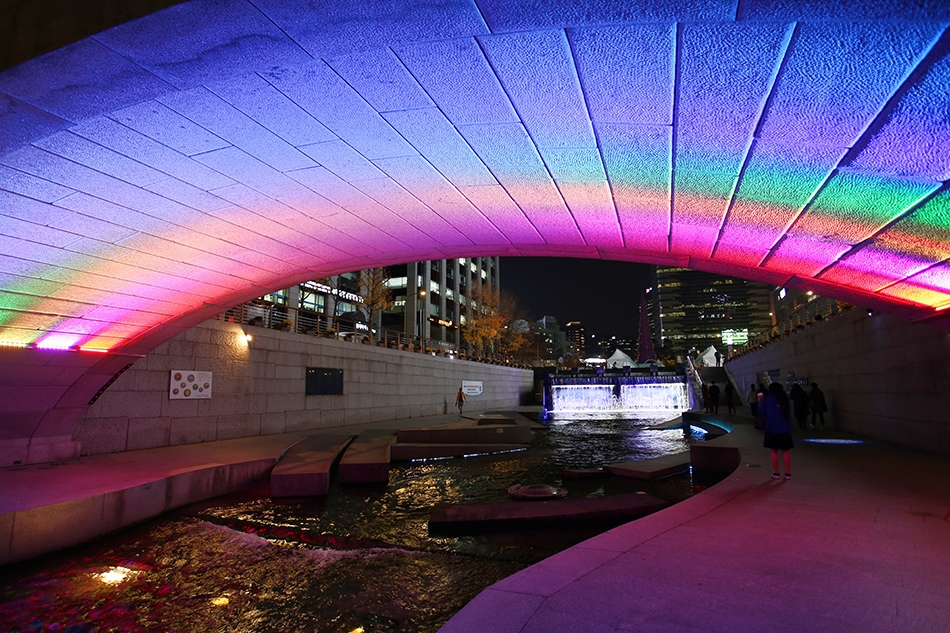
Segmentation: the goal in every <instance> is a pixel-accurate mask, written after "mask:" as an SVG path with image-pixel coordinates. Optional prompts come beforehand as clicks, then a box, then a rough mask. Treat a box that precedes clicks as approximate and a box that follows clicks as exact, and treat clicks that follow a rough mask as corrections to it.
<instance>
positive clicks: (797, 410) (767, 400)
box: [748, 382, 828, 480]
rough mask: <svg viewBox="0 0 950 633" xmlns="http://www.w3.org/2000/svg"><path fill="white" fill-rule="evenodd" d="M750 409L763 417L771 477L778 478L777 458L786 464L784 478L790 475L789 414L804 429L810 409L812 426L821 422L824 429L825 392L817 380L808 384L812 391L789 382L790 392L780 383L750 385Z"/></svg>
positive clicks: (755, 414)
mask: <svg viewBox="0 0 950 633" xmlns="http://www.w3.org/2000/svg"><path fill="white" fill-rule="evenodd" d="M748 401H749V408H750V409H751V411H752V417H753V418H755V417H756V416H758V415H764V416H765V429H764V430H765V439H764V441H763V445H764V446H765V448H767V449H769V450H770V451H771V458H772V479H781V477H782V475H781V474H780V473H779V468H778V467H779V457H781V458H782V461H783V462H784V466H785V479H786V480H788V479H791V478H792V458H791V454H790V453H789V450H791V449H792V448H793V447H794V446H795V443H794V442H793V441H792V430H793V428H792V415H794V416H795V421H796V422H797V423H798V428H799V429H801V430H803V431H804V430H805V428H806V426H807V420H808V413H809V412H811V426H812V428H816V425H817V424H818V423H819V422H820V423H821V428H825V412H826V411H827V410H828V405H827V403H826V402H825V394H824V393H823V392H822V391H821V389H819V388H818V383H815V382H813V383H811V390H810V391H809V392H807V393H806V392H805V390H804V389H803V388H802V386H801V385H799V384H797V383H796V384H794V385H792V390H791V393H790V394H787V393H785V388H784V387H783V386H782V385H781V383H778V382H773V383H772V384H770V385H769V387H768V389H766V388H765V386H764V385H762V384H759V385H755V384H753V385H752V386H751V387H749V395H748Z"/></svg>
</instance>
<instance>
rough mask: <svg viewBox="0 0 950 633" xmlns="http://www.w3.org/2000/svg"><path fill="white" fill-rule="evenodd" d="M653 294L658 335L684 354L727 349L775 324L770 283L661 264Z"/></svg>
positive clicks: (656, 336)
mask: <svg viewBox="0 0 950 633" xmlns="http://www.w3.org/2000/svg"><path fill="white" fill-rule="evenodd" d="M654 288H655V290H654V291H653V292H651V293H650V294H651V295H653V296H652V297H651V299H652V301H654V302H655V306H656V307H655V311H654V314H656V315H657V321H656V327H657V329H656V330H655V338H656V339H658V340H659V342H660V344H661V345H669V346H670V347H672V349H673V350H674V352H675V353H676V355H677V356H678V357H679V356H683V355H685V354H686V353H687V352H688V351H689V350H691V349H693V348H696V349H697V350H699V351H700V352H701V351H703V350H704V349H706V348H708V347H709V346H710V345H712V346H714V347H715V348H716V349H717V350H722V351H723V352H725V351H727V350H728V349H729V348H730V347H731V346H733V345H743V344H745V343H746V342H747V341H748V339H749V336H751V335H755V334H758V333H760V332H765V331H768V330H769V329H770V328H771V326H772V317H771V315H770V312H771V309H770V293H771V291H772V287H771V286H769V285H766V284H761V283H755V282H752V281H745V280H743V279H735V278H732V277H723V276H721V275H715V274H712V273H706V272H699V271H695V270H689V269H686V268H668V267H658V268H657V272H656V284H655V286H654Z"/></svg>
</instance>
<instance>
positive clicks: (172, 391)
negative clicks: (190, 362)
mask: <svg viewBox="0 0 950 633" xmlns="http://www.w3.org/2000/svg"><path fill="white" fill-rule="evenodd" d="M210 397H211V372H210V371H188V370H185V369H173V370H171V376H169V382H168V399H169V400H200V399H207V398H210Z"/></svg>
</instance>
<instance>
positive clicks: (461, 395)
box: [455, 387, 468, 415]
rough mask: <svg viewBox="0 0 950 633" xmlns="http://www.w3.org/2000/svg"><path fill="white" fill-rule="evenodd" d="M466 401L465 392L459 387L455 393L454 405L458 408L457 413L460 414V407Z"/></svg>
mask: <svg viewBox="0 0 950 633" xmlns="http://www.w3.org/2000/svg"><path fill="white" fill-rule="evenodd" d="M466 402H468V398H466V397H465V392H464V391H462V388H461V387H459V392H458V393H457V394H455V406H457V407H458V408H459V415H462V407H464V406H465V403H466Z"/></svg>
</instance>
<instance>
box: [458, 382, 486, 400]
mask: <svg viewBox="0 0 950 633" xmlns="http://www.w3.org/2000/svg"><path fill="white" fill-rule="evenodd" d="M462 392H463V393H465V395H466V396H480V395H482V381H481V380H463V381H462Z"/></svg>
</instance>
